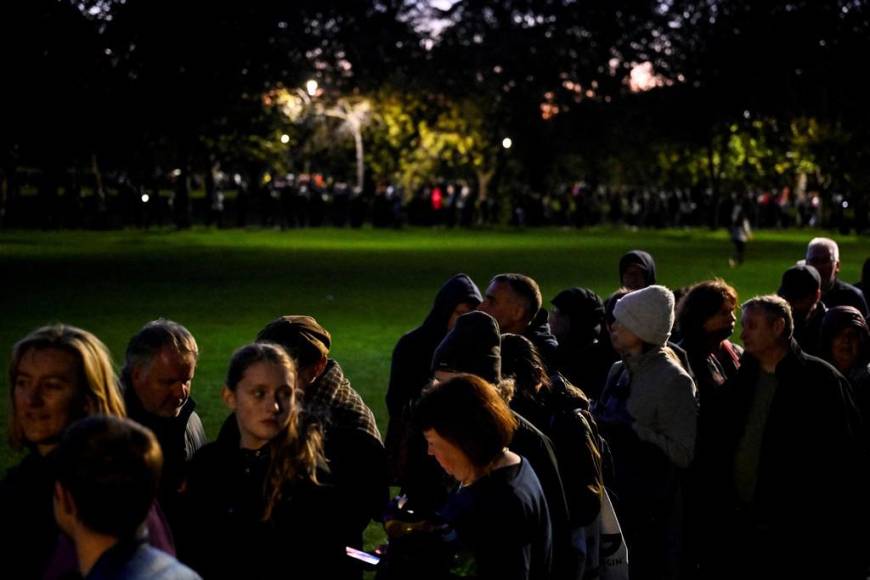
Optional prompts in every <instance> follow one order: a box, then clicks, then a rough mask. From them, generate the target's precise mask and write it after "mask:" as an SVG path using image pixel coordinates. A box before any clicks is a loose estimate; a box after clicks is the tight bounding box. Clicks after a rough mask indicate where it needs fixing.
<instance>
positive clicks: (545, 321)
mask: <svg viewBox="0 0 870 580" xmlns="http://www.w3.org/2000/svg"><path fill="white" fill-rule="evenodd" d="M549 318H550V313H549V312H547V311H546V310H545V309H543V308H541V309H540V310H538V313H537V314H536V315H535V317H534V318H532V321H531V322H529V326H528V328H526V330H525V332H523V336H525V337H526V338H528V339H529V340H530V341H532V344H534V345H535V348H537V349H538V353H539V354H540V355H541V358H543V359H544V364H545V365H547V370H548V371H550V372H555V370H556V369H557V368H558V367H557V366H556V358H557V354H556V351H557V350H558V349H559V341H558V340H556V337H555V336H553V333H552V332H551V331H550V322H549Z"/></svg>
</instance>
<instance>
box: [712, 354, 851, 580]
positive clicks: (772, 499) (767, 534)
mask: <svg viewBox="0 0 870 580" xmlns="http://www.w3.org/2000/svg"><path fill="white" fill-rule="evenodd" d="M760 372H761V370H760V366H759V364H758V362H757V361H756V359H754V358H753V357H752V356H750V355H748V354H744V356H743V359H742V363H741V366H740V370H739V371H738V372H737V375H736V376H735V377H734V379H732V380H731V381H729V382H728V383H727V384H726V385H725V388H723V389H722V391H721V393H720V395H719V396H718V397H717V398H716V400H715V407H714V408H713V409H714V410H713V411H712V413H711V414H710V415H708V417H710V418H711V419H712V420H714V421H715V431H716V433H717V434H718V437H717V438H716V440H715V443H716V445H715V446H711V447H710V448H709V449H708V450H706V452H707V453H709V455H708V456H705V457H702V458H701V459H700V461H701V462H702V465H703V469H704V477H705V478H706V483H707V485H706V490H707V491H708V493H709V494H710V495H709V496H708V497H707V499H708V502H707V509H708V514H709V516H708V518H707V521H708V522H710V523H711V526H710V529H709V530H708V532H707V538H708V541H707V542H706V544H707V548H708V554H712V556H711V558H710V559H709V560H708V564H709V569H710V571H711V573H713V574H714V576H716V575H717V574H722V577H729V575H730V574H733V573H734V572H735V571H742V572H743V573H745V572H746V571H747V570H750V571H754V572H756V573H757V576H758V577H764V574H774V573H775V575H777V576H779V577H827V578H851V577H856V576H854V575H853V574H857V572H856V569H857V568H860V567H861V565H862V562H856V561H855V560H856V556H857V558H858V559H860V558H862V557H863V556H864V555H865V553H864V547H866V525H865V523H866V522H865V520H864V518H865V517H866V483H865V482H866V467H867V452H866V448H865V447H864V440H863V435H862V434H863V426H862V425H861V421H860V419H859V417H858V414H857V411H856V409H855V405H854V403H853V401H852V399H851V397H850V395H849V387H848V383H847V382H846V379H845V378H844V377H843V376H842V375H841V374H840V373H839V372H837V371H836V369H834V368H833V367H832V366H831V365H829V364H828V363H826V362H824V361H822V360H821V359H818V358H816V357H813V356H810V355H807V354H805V353H804V352H803V351H802V350H801V348H800V346H798V344H797V343H796V342H795V341H792V342H791V344H790V348H789V351H788V353H787V354H786V356H785V358H784V359H783V360H782V361H780V363H779V364H778V365H777V367H776V372H775V374H776V380H777V387H776V391H775V393H774V395H773V399H772V400H771V403H770V407H769V411H768V414H767V420H766V423H765V426H764V431H763V439H762V443H761V452H760V457H759V463H758V469H757V471H756V484H755V493H754V497H753V499H752V501H751V504H750V505H744V504H743V503H742V502H741V501H740V500H739V499H738V495H737V490H736V486H735V483H734V482H735V472H734V462H735V457H736V453H737V449H738V444H739V442H740V440H741V438H742V436H743V433H744V429H745V426H746V421H747V416H748V413H749V411H750V407H751V405H752V401H753V393H754V391H755V387H756V383H757V380H758V377H759V374H760ZM836 530H851V531H850V532H848V533H843V534H839V533H837V532H836ZM807 534H811V535H812V538H813V540H812V545H813V548H812V549H811V550H802V551H801V552H800V556H799V557H795V550H797V549H799V547H800V546H802V545H805V542H806V541H807ZM831 555H835V557H833V558H832V557H831ZM717 577H718V576H717Z"/></svg>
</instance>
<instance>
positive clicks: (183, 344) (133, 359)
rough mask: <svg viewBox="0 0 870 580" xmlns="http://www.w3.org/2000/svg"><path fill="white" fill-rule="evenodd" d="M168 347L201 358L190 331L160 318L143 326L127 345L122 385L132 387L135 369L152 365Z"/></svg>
mask: <svg viewBox="0 0 870 580" xmlns="http://www.w3.org/2000/svg"><path fill="white" fill-rule="evenodd" d="M167 346H168V347H171V348H172V349H173V350H174V351H175V352H177V353H180V354H192V355H193V358H194V359H198V358H199V346H197V344H196V339H195V338H193V335H192V334H191V333H190V331H189V330H187V329H186V328H185V327H184V326H182V325H180V324H178V323H177V322H175V321H172V320H167V319H165V318H158V319H157V320H152V321H151V322H149V323H148V324H146V325H145V326H143V327H142V328H141V329H140V330H139V332H137V333H136V334H134V335H133V338H131V339H130V342H129V343H127V353H126V355H125V360H124V368H123V370H122V371H121V384H123V385H124V387H128V388H129V387H132V386H133V384H132V376H133V369H135V368H138V367H141V366H144V365H147V364H150V363H151V361H152V360H153V359H154V357H155V356H157V354H158V353H159V352H160V351H161V350H162V349H163V347H167Z"/></svg>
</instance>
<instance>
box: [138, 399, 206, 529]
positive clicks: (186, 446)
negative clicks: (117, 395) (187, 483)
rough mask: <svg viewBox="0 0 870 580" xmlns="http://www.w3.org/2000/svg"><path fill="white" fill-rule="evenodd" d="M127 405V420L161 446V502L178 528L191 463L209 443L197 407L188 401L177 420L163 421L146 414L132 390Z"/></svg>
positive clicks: (159, 496)
mask: <svg viewBox="0 0 870 580" xmlns="http://www.w3.org/2000/svg"><path fill="white" fill-rule="evenodd" d="M124 404H125V405H126V407H127V416H128V417H129V418H130V419H132V420H134V421H136V422H137V423H139V424H140V425H142V426H143V427H147V428H148V429H150V430H151V431H152V432H153V433H154V436H155V437H157V442H158V443H160V449H161V451H162V452H163V471H162V474H161V477H160V489H159V491H158V493H157V499H158V501H159V502H160V506H161V507H162V508H163V511H164V512H165V513H166V517H167V518H168V519H169V523H170V524H171V525H172V526H175V517H176V512H177V508H178V496H179V489H180V487H181V485H182V484H183V482H184V479H185V476H186V470H187V462H188V461H190V460H191V459H192V458H193V455H194V454H195V453H196V452H197V450H198V449H199V448H200V447H202V446H203V445H205V444H206V443H207V442H208V439H207V438H206V436H205V429H204V428H203V426H202V420H201V419H200V418H199V415H198V414H197V413H196V411H195V409H196V403H195V402H194V400H193V399H188V400H187V402H186V403H185V404H184V405H183V406H182V407H181V412H180V413H179V415H178V416H177V417H159V416H157V415H154V414H153V413H149V412H148V411H146V410H145V408H144V407H143V406H142V403H141V402H140V401H139V397H137V396H136V391H135V390H134V389H133V388H132V387H128V388H126V389H125V391H124Z"/></svg>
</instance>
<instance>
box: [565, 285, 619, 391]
mask: <svg viewBox="0 0 870 580" xmlns="http://www.w3.org/2000/svg"><path fill="white" fill-rule="evenodd" d="M552 303H553V306H555V307H556V308H558V309H559V314H560V315H561V316H565V317H567V318H568V321H569V322H568V324H569V328H568V332H567V333H566V334H565V335H564V336H560V337H557V338H558V341H559V347H558V348H557V349H556V369H557V370H558V372H559V373H561V374H562V375H564V376H565V377H566V378H567V379H568V381H569V382H570V383H571V384H573V385H577V386H578V387H580V388H581V389H583V391H584V392H585V393H586V394H587V395H589V396H590V397H591V398H592V399H597V398H598V395H599V394H600V393H601V389H602V388H604V382H605V381H606V380H607V372H608V371H609V370H610V366H611V364H612V363H613V361H612V360H611V359H610V356H609V353H608V352H607V345H605V344H602V343H601V342H600V341H599V340H598V337H599V336H600V335H601V329H602V328H603V327H604V304H603V303H602V302H601V298H600V297H599V296H598V294H596V293H595V292H593V291H592V290H589V289H588V288H569V289H567V290H563V291H562V292H559V294H557V295H556V297H555V298H553V300H552Z"/></svg>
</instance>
